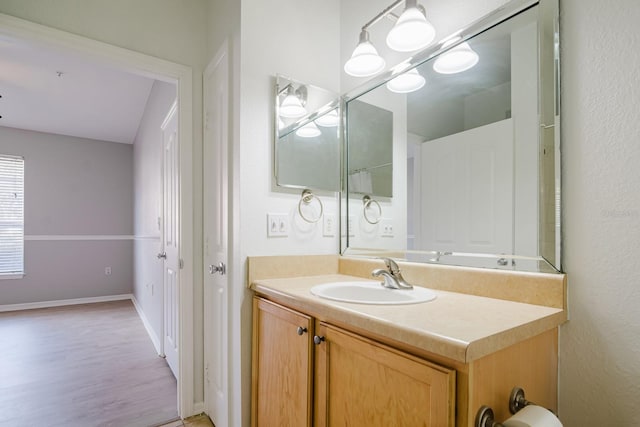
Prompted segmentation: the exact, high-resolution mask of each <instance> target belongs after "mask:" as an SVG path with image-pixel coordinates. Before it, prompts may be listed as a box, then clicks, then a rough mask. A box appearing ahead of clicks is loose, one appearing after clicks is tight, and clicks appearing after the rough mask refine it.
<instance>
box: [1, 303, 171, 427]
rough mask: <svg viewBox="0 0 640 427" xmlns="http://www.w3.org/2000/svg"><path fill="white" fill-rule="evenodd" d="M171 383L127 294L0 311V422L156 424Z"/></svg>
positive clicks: (23, 425) (165, 413)
mask: <svg viewBox="0 0 640 427" xmlns="http://www.w3.org/2000/svg"><path fill="white" fill-rule="evenodd" d="M176 388H177V387H176V380H175V378H174V376H173V374H172V373H171V370H170V369H169V367H168V366H167V364H166V362H165V360H164V359H162V358H160V357H158V355H157V353H156V351H155V349H154V347H153V344H152V342H151V339H150V338H149V336H148V335H147V332H146V330H145V328H144V326H143V324H142V321H141V320H140V318H139V317H138V314H137V312H136V310H135V308H134V307H133V304H132V303H131V301H128V300H127V301H114V302H108V303H97V304H83V305H75V306H67V307H56V308H46V309H38V310H25V311H18V312H9V313H0V426H1V427H9V426H11V427H30V426H34V427H36V426H37V427H41V426H47V427H57V426H60V427H62V426H64V427H92V426H96V427H97V426H113V427H148V426H156V425H159V424H163V423H165V422H167V421H170V420H175V419H178V413H177V397H176V393H177V392H176Z"/></svg>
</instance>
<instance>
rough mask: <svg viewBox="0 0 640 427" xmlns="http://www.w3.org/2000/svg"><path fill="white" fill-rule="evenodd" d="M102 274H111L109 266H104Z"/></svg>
mask: <svg viewBox="0 0 640 427" xmlns="http://www.w3.org/2000/svg"><path fill="white" fill-rule="evenodd" d="M104 275H105V276H111V267H105V268H104Z"/></svg>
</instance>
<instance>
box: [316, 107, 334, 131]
mask: <svg viewBox="0 0 640 427" xmlns="http://www.w3.org/2000/svg"><path fill="white" fill-rule="evenodd" d="M315 122H316V124H317V125H318V126H322V127H326V128H331V127H336V126H338V124H339V123H340V117H339V116H338V111H337V110H331V111H329V112H328V113H327V114H325V115H323V116H320V117H318V118H317V119H316V120H315Z"/></svg>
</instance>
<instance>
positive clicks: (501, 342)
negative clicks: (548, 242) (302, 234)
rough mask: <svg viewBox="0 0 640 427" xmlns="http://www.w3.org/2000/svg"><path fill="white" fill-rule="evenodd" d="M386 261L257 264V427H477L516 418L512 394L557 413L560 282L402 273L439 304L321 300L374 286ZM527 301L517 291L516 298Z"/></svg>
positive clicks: (537, 276)
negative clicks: (333, 290)
mask: <svg viewBox="0 0 640 427" xmlns="http://www.w3.org/2000/svg"><path fill="white" fill-rule="evenodd" d="M381 266H383V263H382V261H380V260H369V259H358V258H348V257H338V256H320V257H257V258H250V259H249V283H250V287H251V288H252V289H253V290H254V291H255V297H254V301H253V360H252V362H253V369H252V425H254V426H270V425H292V426H303V425H308V426H311V425H315V426H328V425H331V426H335V425H351V426H356V425H366V426H376V425H379V426H390V425H403V426H412V425H420V426H422V425H427V426H458V427H461V426H465V427H466V426H473V424H474V420H475V416H476V412H477V411H478V409H479V408H480V406H481V405H490V406H492V407H493V408H494V410H495V413H496V419H498V420H500V419H505V418H507V416H508V405H507V402H508V397H509V393H510V392H511V390H512V388H513V387H514V386H520V387H523V388H525V389H526V390H527V393H528V397H530V398H531V399H532V400H534V401H536V403H539V404H540V405H543V406H545V407H547V408H550V409H552V410H555V409H556V407H557V394H556V393H557V392H556V385H557V353H558V348H557V327H558V326H559V325H560V324H561V323H562V322H564V321H565V320H566V311H565V297H564V295H565V284H566V277H565V275H562V274H544V273H518V272H504V271H496V270H486V269H485V270H482V269H471V268H467V269H461V268H455V267H448V266H437V265H435V266H434V265H422V264H410V263H406V264H401V268H402V271H403V274H404V276H405V277H406V278H407V280H408V281H410V282H411V283H413V284H414V285H417V286H424V287H429V288H431V289H433V290H434V291H435V292H436V294H437V298H436V299H435V300H433V301H430V302H426V303H420V304H410V305H386V306H385V305H366V304H353V303H346V302H336V301H331V300H327V299H324V298H319V297H317V296H315V295H313V294H312V293H311V292H310V289H311V288H312V287H313V286H315V285H319V284H323V283H332V282H340V281H353V280H362V281H367V280H371V278H370V272H371V270H373V269H374V268H380V267H381ZM515 287H517V288H518V292H514V288H515Z"/></svg>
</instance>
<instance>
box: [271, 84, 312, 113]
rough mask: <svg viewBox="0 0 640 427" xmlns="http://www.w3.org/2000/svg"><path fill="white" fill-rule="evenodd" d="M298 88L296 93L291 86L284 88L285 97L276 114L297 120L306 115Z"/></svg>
mask: <svg viewBox="0 0 640 427" xmlns="http://www.w3.org/2000/svg"><path fill="white" fill-rule="evenodd" d="M301 92H302V91H300V88H299V89H298V90H297V91H296V90H294V89H293V86H292V85H288V86H287V88H286V94H287V95H286V96H285V98H284V99H283V100H282V103H281V104H280V109H279V111H278V114H279V115H280V117H285V118H287V119H297V118H300V117H302V116H304V115H306V114H307V109H306V108H304V105H302V100H301V97H302V96H301Z"/></svg>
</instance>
